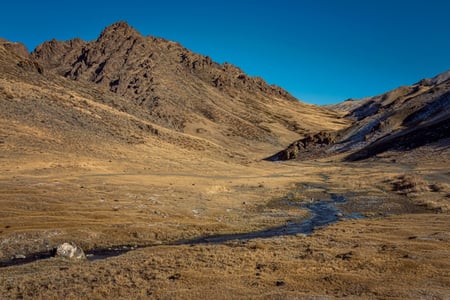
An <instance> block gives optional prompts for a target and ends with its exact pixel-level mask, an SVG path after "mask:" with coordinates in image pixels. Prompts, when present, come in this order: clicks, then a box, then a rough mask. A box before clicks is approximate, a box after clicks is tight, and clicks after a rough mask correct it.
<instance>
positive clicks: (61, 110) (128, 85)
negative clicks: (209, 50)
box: [0, 22, 450, 161]
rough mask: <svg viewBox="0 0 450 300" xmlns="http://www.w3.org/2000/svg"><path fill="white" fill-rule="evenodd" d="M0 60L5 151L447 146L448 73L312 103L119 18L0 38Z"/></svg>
mask: <svg viewBox="0 0 450 300" xmlns="http://www.w3.org/2000/svg"><path fill="white" fill-rule="evenodd" d="M0 62H1V65H0V71H1V72H0V116H1V118H0V123H1V124H0V125H2V126H1V128H0V143H1V144H0V145H2V146H3V147H4V148H3V149H9V150H11V151H15V153H20V151H22V150H23V151H25V150H24V149H25V148H26V147H28V148H27V150H26V151H31V152H42V151H50V152H51V151H56V152H58V153H71V152H74V153H78V152H79V151H81V152H83V151H85V152H86V153H88V154H89V155H94V154H93V153H96V152H97V155H98V156H100V157H104V156H105V154H108V155H113V154H111V153H112V152H111V151H112V150H110V149H109V148H108V147H99V146H98V145H113V144H116V145H126V146H127V147H134V145H147V146H149V147H152V149H154V150H155V151H156V152H157V151H165V152H167V151H173V149H184V150H187V151H194V152H195V151H197V152H196V153H198V151H201V155H206V156H208V155H209V156H211V157H214V158H218V159H219V158H225V159H229V158H233V157H239V158H243V159H260V158H264V157H268V160H272V161H274V160H287V159H300V160H306V159H317V158H323V157H329V156H335V155H340V156H339V157H344V159H345V160H350V161H353V160H359V159H365V158H368V157H373V156H374V155H377V154H379V153H383V152H385V151H388V150H395V151H404V150H409V149H414V148H417V147H420V146H423V145H429V144H432V145H441V146H442V145H446V143H447V144H448V138H449V132H450V130H449V128H448V127H449V123H450V122H449V106H450V100H449V99H450V80H449V78H450V71H449V72H447V73H443V74H441V75H438V76H436V77H435V78H432V79H424V80H422V81H420V82H418V83H417V84H415V85H413V86H406V87H400V88H398V89H395V90H393V91H390V92H388V93H386V94H383V95H380V96H376V97H371V98H366V99H361V100H358V101H354V100H348V101H345V102H343V103H340V104H337V105H334V106H328V107H319V106H315V105H308V104H305V103H302V102H301V101H298V100H297V99H295V98H294V97H293V96H292V95H290V94H289V93H288V92H287V91H285V90H284V89H282V88H280V87H278V86H275V85H270V84H267V83H266V82H265V81H264V80H263V79H262V78H259V77H251V76H248V75H247V74H245V73H244V72H243V71H242V70H241V69H239V68H238V67H236V66H233V65H231V64H229V63H223V64H219V63H216V62H214V61H213V60H212V59H211V58H210V57H208V56H203V55H200V54H196V53H193V52H192V51H190V50H188V49H186V48H184V47H183V46H181V45H180V44H178V43H176V42H172V41H168V40H165V39H162V38H156V37H151V36H143V35H141V34H140V33H139V32H138V31H136V30H135V29H134V28H132V27H131V26H129V25H128V24H127V23H126V22H118V23H115V24H113V25H111V26H109V27H107V28H105V29H104V30H103V31H102V32H101V34H100V35H99V37H98V38H97V39H96V40H93V41H88V42H86V41H83V40H81V39H79V38H76V39H72V40H69V41H56V40H51V41H48V42H44V43H43V44H41V45H39V46H38V47H37V48H36V49H35V50H34V51H32V52H31V53H28V51H27V49H26V47H25V46H24V45H22V44H20V43H14V42H9V41H6V40H3V39H0ZM262 63H263V62H262ZM292 141H296V142H292ZM289 144H291V145H289ZM287 145H289V146H287ZM286 146H287V148H285V147H286ZM30 147H31V148H30ZM174 147H175V148H174ZM283 148H285V150H281V151H280V149H283ZM30 149H32V150H30ZM158 149H159V150H158ZM168 149H171V150H168ZM277 151H279V152H277ZM276 152H277V153H276ZM273 153H276V154H273ZM342 155H343V156H342Z"/></svg>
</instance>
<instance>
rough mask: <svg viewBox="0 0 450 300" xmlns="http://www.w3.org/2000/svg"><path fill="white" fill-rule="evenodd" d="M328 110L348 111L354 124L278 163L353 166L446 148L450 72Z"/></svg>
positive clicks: (301, 145)
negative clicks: (387, 155)
mask: <svg viewBox="0 0 450 300" xmlns="http://www.w3.org/2000/svg"><path fill="white" fill-rule="evenodd" d="M329 107H330V108H332V109H335V110H338V111H346V112H347V118H349V119H352V120H354V124H353V125H352V126H350V127H349V128H347V129H343V130H341V131H339V132H334V133H332V135H333V140H332V142H331V143H324V142H323V141H321V140H317V144H316V145H314V143H312V144H311V143H310V141H309V140H310V138H308V137H307V139H306V140H300V141H298V142H295V143H293V144H292V145H290V146H289V147H288V148H287V149H286V150H284V151H281V152H280V153H277V154H276V155H275V156H273V157H276V158H277V159H306V158H318V157H323V156H327V155H335V154H338V153H348V155H347V156H346V158H345V159H346V160H349V161H353V160H359V159H365V158H368V157H371V156H374V155H377V154H379V153H383V152H385V151H388V150H401V151H403V150H410V149H414V148H417V147H421V146H424V145H428V144H433V143H435V144H436V145H439V143H441V144H442V143H444V142H445V140H446V139H447V138H450V130H449V126H450V125H449V124H450V71H448V72H445V73H443V74H440V75H438V76H436V77H435V78H432V79H424V80H422V81H420V82H419V83H417V84H415V85H413V86H405V87H400V88H397V89H395V90H392V91H390V92H388V93H386V94H383V95H380V96H376V97H372V98H365V99H362V100H360V101H355V100H347V101H345V102H343V103H341V104H337V105H334V106H329ZM313 136H314V135H313ZM327 142H328V140H327ZM273 157H270V158H273ZM270 158H269V159H270Z"/></svg>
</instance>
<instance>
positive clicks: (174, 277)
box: [168, 273, 181, 281]
mask: <svg viewBox="0 0 450 300" xmlns="http://www.w3.org/2000/svg"><path fill="white" fill-rule="evenodd" d="M180 278H181V274H178V273H176V274H173V275H171V276H169V278H168V279H169V280H170V281H175V280H178V279H180Z"/></svg>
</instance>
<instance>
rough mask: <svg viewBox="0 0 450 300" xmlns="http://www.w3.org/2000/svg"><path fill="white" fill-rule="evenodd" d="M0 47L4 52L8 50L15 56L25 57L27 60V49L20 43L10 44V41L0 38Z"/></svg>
mask: <svg viewBox="0 0 450 300" xmlns="http://www.w3.org/2000/svg"><path fill="white" fill-rule="evenodd" d="M0 45H2V46H3V47H4V48H5V49H6V50H8V51H10V52H12V53H14V54H16V55H19V56H22V57H26V58H28V56H29V53H28V49H27V47H26V46H25V45H24V44H22V43H16V42H10V41H7V40H5V39H2V38H0Z"/></svg>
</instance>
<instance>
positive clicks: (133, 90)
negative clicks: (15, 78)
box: [31, 22, 336, 146]
mask: <svg viewBox="0 0 450 300" xmlns="http://www.w3.org/2000/svg"><path fill="white" fill-rule="evenodd" d="M31 56H32V57H33V59H35V60H36V61H38V62H39V63H40V64H41V65H43V66H44V68H45V69H49V70H52V71H54V72H56V73H58V74H59V75H61V76H64V77H66V78H69V79H72V80H74V81H88V82H93V83H95V84H97V85H99V86H101V87H103V88H105V89H108V90H109V91H111V92H113V93H115V94H117V95H119V96H121V97H123V100H124V101H123V103H124V104H125V103H126V102H127V101H129V102H132V103H133V104H134V105H137V106H139V109H138V110H134V111H131V108H125V109H126V110H127V112H129V113H130V112H131V113H133V114H134V115H139V117H142V118H146V119H147V120H149V121H151V122H153V123H156V124H158V125H160V126H164V127H166V128H168V129H173V130H176V131H179V132H184V133H189V134H191V135H194V136H199V137H201V138H205V136H207V135H208V134H207V133H208V132H216V133H218V134H219V135H218V136H217V137H214V138H213V142H214V143H218V144H220V145H222V146H227V145H229V144H230V142H229V141H228V142H225V141H226V140H232V141H236V142H239V143H241V145H242V144H243V143H247V142H248V141H252V142H256V143H270V144H272V145H276V146H279V145H281V144H283V143H286V141H288V140H292V139H294V138H296V137H299V136H300V135H299V134H300V133H303V132H308V131H309V129H310V128H312V127H317V126H320V129H331V128H327V126H333V127H334V126H335V124H331V122H329V121H330V120H331V119H332V118H334V117H335V116H336V114H334V113H332V112H329V111H327V110H325V109H323V108H320V107H314V106H311V105H306V104H303V103H301V102H299V101H297V100H296V99H295V98H294V97H293V96H292V95H290V94H289V93H288V92H287V91H285V90H283V89H282V88H280V87H277V86H275V85H269V84H267V83H266V82H265V81H264V80H263V79H262V78H259V77H251V76H248V75H247V74H245V73H244V72H243V71H242V70H241V69H239V68H238V67H236V66H233V65H231V64H229V63H223V64H219V63H216V62H214V61H213V60H212V59H211V58H210V57H208V56H204V55H200V54H196V53H193V52H192V51H190V50H188V49H186V48H184V47H183V46H182V45H180V44H179V43H176V42H172V41H167V40H164V39H162V38H155V37H151V36H147V37H145V36H142V35H141V34H140V33H139V32H138V31H137V30H135V29H134V28H132V27H131V26H129V25H128V24H127V23H126V22H118V23H115V24H113V25H111V26H109V27H107V28H105V29H104V30H103V31H102V33H101V34H100V36H99V37H98V38H97V39H96V40H94V41H92V42H84V41H81V40H79V39H74V40H70V41H66V42H60V41H56V40H52V41H49V42H45V43H43V44H42V45H40V46H38V47H37V48H36V50H34V51H33V52H32V53H31ZM316 112H317V113H319V114H320V115H321V116H322V118H323V120H322V121H323V122H317V123H316V122H315V121H313V122H308V121H304V122H303V123H299V124H300V125H299V126H292V124H293V122H294V121H292V120H302V119H305V118H302V114H303V113H304V114H308V115H311V114H313V115H314V114H315V113H316ZM308 120H310V118H308ZM319 124H321V125H319ZM199 126H200V127H199ZM322 126H323V127H322ZM206 127H207V128H208V131H205V130H203V129H204V128H206ZM201 132H203V133H201ZM275 132H276V133H275Z"/></svg>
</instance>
